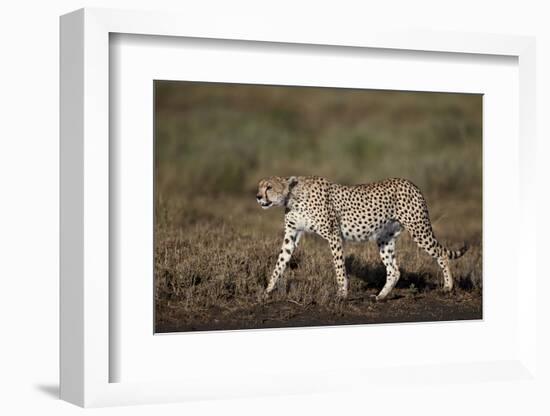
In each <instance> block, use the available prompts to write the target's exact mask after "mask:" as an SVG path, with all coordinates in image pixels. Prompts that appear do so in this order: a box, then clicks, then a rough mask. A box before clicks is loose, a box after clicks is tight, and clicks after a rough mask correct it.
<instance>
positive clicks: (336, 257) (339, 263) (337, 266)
mask: <svg viewBox="0 0 550 416" xmlns="http://www.w3.org/2000/svg"><path fill="white" fill-rule="evenodd" d="M328 243H329V245H330V250H331V252H332V260H333V263H334V270H335V271H336V283H337V284H338V293H337V295H338V297H339V298H341V299H344V298H346V297H347V296H348V277H347V275H346V266H345V265H344V250H343V247H342V238H341V237H340V236H332V237H330V238H329V239H328Z"/></svg>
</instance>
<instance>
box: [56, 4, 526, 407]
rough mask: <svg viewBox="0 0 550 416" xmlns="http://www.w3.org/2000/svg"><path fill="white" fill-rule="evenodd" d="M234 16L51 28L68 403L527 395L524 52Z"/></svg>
mask: <svg viewBox="0 0 550 416" xmlns="http://www.w3.org/2000/svg"><path fill="white" fill-rule="evenodd" d="M243 23H244V25H242V26H241V30H240V31H239V33H235V32H234V31H233V29H234V27H233V26H232V25H231V24H229V23H228V24H227V25H223V24H222V25H216V26H215V27H214V26H212V27H204V26H203V25H201V24H199V23H198V22H194V21H193V19H192V18H191V17H190V16H179V15H169V14H162V13H145V12H127V11H124V12H123V11H113V10H97V9H91V10H90V9H84V10H79V11H76V12H73V13H71V14H68V15H65V16H63V17H62V18H61V255H62V258H61V397H62V398H63V399H65V400H67V401H70V402H72V403H75V404H78V405H80V406H105V405H117V404H138V403H157V402H166V401H185V400H194V399H207V398H231V397H254V396H261V395H272V394H300V393H319V392H329V391H342V390H353V389H358V390H361V389H368V390H369V391H370V392H371V393H373V392H376V391H379V390H380V391H383V390H384V388H385V387H384V385H387V384H388V383H392V384H393V380H395V379H396V378H397V379H399V380H400V386H399V387H397V388H398V389H410V388H411V386H415V387H418V385H428V384H430V383H434V382H435V383H443V384H444V383H448V382H456V381H457V380H460V381H461V382H465V383H472V384H475V383H481V382H487V381H494V382H498V381H502V380H507V381H517V382H518V383H519V382H525V381H526V380H529V381H528V382H530V383H536V382H537V379H536V377H535V373H536V361H535V349H536V327H535V322H536V320H535V318H536V303H535V302H534V301H533V299H534V293H533V291H532V290H531V289H529V288H533V287H535V285H536V278H537V274H536V270H535V265H534V264H532V262H530V261H529V256H528V251H529V247H530V243H529V242H530V241H533V240H534V232H535V231H534V230H535V228H536V227H535V226H534V224H533V219H532V218H531V217H530V216H529V215H524V214H525V213H526V212H529V210H530V209H531V208H532V207H531V205H534V202H533V199H532V198H530V196H531V195H532V193H533V189H532V186H531V182H530V175H531V174H532V172H533V166H534V164H533V161H534V152H533V151H532V148H531V146H530V144H531V143H533V142H534V140H535V137H534V130H533V125H532V123H531V122H530V117H532V114H534V111H533V110H534V107H535V101H534V91H535V80H534V76H533V75H534V59H535V56H534V51H535V49H534V40H533V39H531V38H527V37H517V36H505V35H502V36H500V35H499V36H496V35H482V34H464V33H462V34H451V33H438V34H437V36H434V34H431V33H423V32H412V33H411V32H408V33H398V32H387V33H385V32H377V31H374V30H373V31H368V30H366V31H365V33H362V34H361V35H360V36H358V35H350V34H348V33H336V32H334V31H332V32H331V31H326V30H324V29H323V28H320V27H319V28H316V29H315V28H314V29H312V31H311V32H309V33H308V34H307V35H304V34H303V33H302V32H300V31H299V29H298V28H293V27H290V28H285V30H282V29H281V28H278V27H275V26H269V25H267V26H261V27H260V26H258V25H256V24H253V23H250V24H249V26H247V24H246V19H245V18H243ZM518 149H520V151H519V152H518ZM503 222H506V223H509V222H513V223H514V224H515V225H516V226H517V227H520V228H521V229H522V230H525V232H523V233H521V234H520V235H518V236H515V239H516V240H518V242H517V244H514V245H513V246H511V245H510V244H509V231H507V229H506V228H505V227H502V223H503ZM503 253H505V254H503ZM503 256H505V257H506V260H507V261H506V262H502V258H503ZM520 270H521V271H522V272H521V285H520V284H519V283H518V282H519V278H520V276H519V274H520V272H519V271H520ZM404 346H406V347H404ZM358 357H360V359H358Z"/></svg>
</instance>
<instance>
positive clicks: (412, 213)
mask: <svg viewBox="0 0 550 416" xmlns="http://www.w3.org/2000/svg"><path fill="white" fill-rule="evenodd" d="M256 199H257V202H258V204H260V206H261V207H262V208H264V209H267V208H271V207H275V206H283V207H284V208H285V217H284V239H283V244H282V248H281V251H280V252H279V257H278V260H277V263H276V265H275V269H274V270H273V273H272V275H271V278H270V279H269V282H268V285H267V288H266V290H265V296H266V297H267V296H268V295H269V293H270V292H271V291H273V289H274V288H275V285H276V283H277V281H278V279H279V278H280V277H281V275H282V274H283V273H284V271H285V269H286V267H287V265H288V263H289V261H290V257H291V256H292V253H293V252H294V250H295V249H296V247H297V245H298V242H299V241H300V238H301V237H302V235H303V233H304V232H308V233H315V234H317V235H319V236H320V237H322V238H323V239H324V240H326V241H327V242H328V244H329V247H330V250H331V252H332V257H333V264H334V268H335V271H336V282H337V285H338V291H337V296H338V297H339V298H346V297H347V295H348V278H347V275H346V268H345V264H344V256H343V248H342V244H343V242H344V241H372V240H374V241H376V243H377V244H378V249H379V251H380V257H381V259H382V262H383V263H384V266H385V267H386V282H385V285H384V287H383V288H382V290H381V291H380V293H378V295H377V296H375V297H374V298H375V299H376V300H383V299H385V298H386V297H387V296H388V294H389V293H390V292H391V290H392V289H393V288H394V286H395V285H396V283H397V281H398V280H399V276H400V272H399V268H398V266H397V262H396V258H395V241H396V239H397V237H398V236H399V234H400V233H401V231H402V230H403V229H406V230H407V231H408V232H409V233H410V235H411V237H412V238H413V240H414V241H415V242H416V243H417V244H418V245H419V246H420V247H421V248H423V249H424V250H426V251H427V252H428V254H429V255H430V256H432V257H434V258H435V259H437V263H438V264H439V266H440V267H441V269H442V270H443V288H444V290H445V291H451V290H452V288H453V278H452V274H451V270H450V268H449V260H451V259H456V258H459V257H461V256H462V255H463V254H464V253H465V252H466V250H467V249H468V247H467V246H466V245H464V247H462V248H461V249H460V250H456V251H453V250H449V249H447V248H445V247H443V246H442V245H441V244H440V243H439V242H438V241H437V239H436V238H435V236H434V233H433V231H432V225H431V223H430V218H429V216H428V208H427V206H426V201H425V200H424V197H423V196H422V193H421V192H420V190H419V189H418V188H417V187H416V185H414V184H413V183H412V182H410V181H409V180H407V179H402V178H391V179H386V180H383V181H380V182H373V183H369V184H364V185H353V186H345V185H339V184H336V183H331V182H330V181H328V180H327V179H325V178H322V177H317V176H291V177H279V176H272V177H269V178H266V179H262V180H261V181H260V182H259V184H258V192H257V195H256Z"/></svg>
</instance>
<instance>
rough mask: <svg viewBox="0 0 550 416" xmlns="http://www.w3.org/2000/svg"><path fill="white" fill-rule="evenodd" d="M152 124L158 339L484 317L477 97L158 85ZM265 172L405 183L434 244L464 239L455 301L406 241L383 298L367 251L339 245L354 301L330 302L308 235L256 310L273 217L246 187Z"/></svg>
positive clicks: (277, 227) (324, 260) (329, 282)
mask: <svg viewBox="0 0 550 416" xmlns="http://www.w3.org/2000/svg"><path fill="white" fill-rule="evenodd" d="M156 126H157V132H156V140H157V144H156V149H155V150H156V155H157V160H156V170H157V181H156V190H157V194H156V210H155V213H156V214H155V215H156V227H155V283H156V323H157V330H159V331H169V330H191V329H223V328H228V329H229V328H250V327H266V326H287V325H308V324H324V323H358V322H364V323H368V322H389V321H403V320H433V319H466V318H471V317H478V318H479V317H481V289H482V247H481V241H482V238H481V233H482V226H481V99H480V97H477V96H466V95H458V94H418V93H417V94H414V93H388V92H370V93H369V92H361V93H359V92H357V91H351V92H350V91H335V90H327V89H324V90H323V89H296V88H274V87H250V86H231V87H228V86H223V85H222V86H220V85H208V86H206V85H198V84H186V83H160V84H157V120H156ZM275 174H279V175H287V174H288V175H290V174H296V175H302V174H317V175H323V176H327V177H329V178H331V179H333V180H335V181H340V182H344V183H361V182H368V181H370V180H374V179H379V178H383V177H387V176H402V177H407V178H409V179H411V180H412V181H413V182H415V183H417V184H418V185H419V186H420V188H421V189H422V190H423V191H424V193H425V194H426V198H427V201H428V205H429V208H430V214H431V218H432V223H433V226H434V231H435V233H436V236H437V237H438V239H439V240H440V241H441V242H442V243H443V244H445V245H447V246H449V247H450V248H457V247H458V246H460V245H461V243H462V242H463V241H467V242H468V243H469V244H470V250H469V252H468V253H467V254H466V255H465V256H464V257H463V258H461V259H459V260H457V261H455V262H453V263H452V265H451V267H452V270H453V272H454V277H455V282H456V284H457V285H456V286H457V289H456V291H455V293H453V294H451V295H450V296H444V295H442V294H441V293H440V292H439V291H438V288H439V287H440V286H441V280H442V277H441V272H440V270H439V268H438V266H437V264H436V262H435V261H434V260H433V259H432V258H430V257H429V256H428V255H427V254H426V253H424V252H421V251H420V249H418V248H417V246H416V245H415V243H414V242H412V240H411V239H410V238H409V236H408V235H406V233H404V234H402V237H401V238H400V240H399V242H398V248H397V255H398V262H399V264H400V266H401V270H402V278H401V280H400V282H399V284H398V287H397V288H396V290H394V292H392V293H393V298H391V299H390V300H389V301H388V302H386V304H385V305H376V304H372V303H371V302H370V301H368V300H367V299H368V297H369V296H368V295H370V294H375V293H376V292H377V291H378V290H380V288H381V286H382V285H383V282H384V279H385V270H384V268H383V267H382V265H381V263H380V261H379V256H378V252H377V249H376V246H375V245H374V244H372V243H369V244H365V243H361V244H351V243H348V244H347V246H346V249H345V252H346V267H347V270H348V273H349V275H350V296H351V298H352V299H351V300H350V301H348V302H344V303H341V302H338V301H337V300H336V299H335V292H336V283H335V277H334V272H333V268H332V263H331V258H330V251H329V250H328V247H327V246H326V243H325V242H324V241H322V240H321V239H320V238H318V237H316V236H313V235H308V236H305V237H304V239H302V241H301V243H300V247H299V248H298V250H297V251H296V252H295V254H294V256H293V260H292V261H291V263H290V267H289V269H288V270H287V272H286V274H285V277H284V278H283V279H281V282H280V284H279V287H278V290H277V291H276V292H275V293H274V294H273V296H272V298H271V300H270V301H269V302H268V303H267V304H265V303H262V302H261V294H262V293H263V290H264V288H265V286H266V283H267V278H268V277H269V275H270V274H271V271H272V267H273V266H274V264H275V261H276V256H277V254H278V251H279V248H280V244H281V238H282V218H283V212H282V210H277V209H271V210H267V211H264V210H261V209H260V208H259V207H258V205H257V204H256V201H255V197H254V195H255V183H256V181H257V180H258V179H260V178H261V177H263V176H268V175H275ZM390 297H391V295H390ZM392 305H393V306H392Z"/></svg>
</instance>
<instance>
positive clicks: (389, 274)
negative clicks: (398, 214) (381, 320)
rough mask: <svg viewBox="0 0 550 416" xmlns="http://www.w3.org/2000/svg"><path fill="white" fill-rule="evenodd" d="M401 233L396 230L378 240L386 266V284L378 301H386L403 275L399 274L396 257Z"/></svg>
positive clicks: (381, 256) (376, 297) (377, 297)
mask: <svg viewBox="0 0 550 416" xmlns="http://www.w3.org/2000/svg"><path fill="white" fill-rule="evenodd" d="M400 232H401V229H400V228H396V229H393V230H391V231H390V232H389V233H386V234H384V235H381V236H380V237H378V238H377V239H376V243H377V244H378V249H379V251H380V258H381V259H382V263H384V266H386V284H385V285H384V287H383V288H382V290H381V291H380V293H379V294H378V295H377V296H375V299H376V300H384V299H385V298H386V297H387V296H388V294H389V293H390V292H391V290H392V289H393V288H394V287H395V285H396V284H397V282H398V281H399V276H400V275H401V273H400V272H399V267H398V266H397V259H396V257H395V241H396V239H397V236H398V235H399V233H400Z"/></svg>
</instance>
